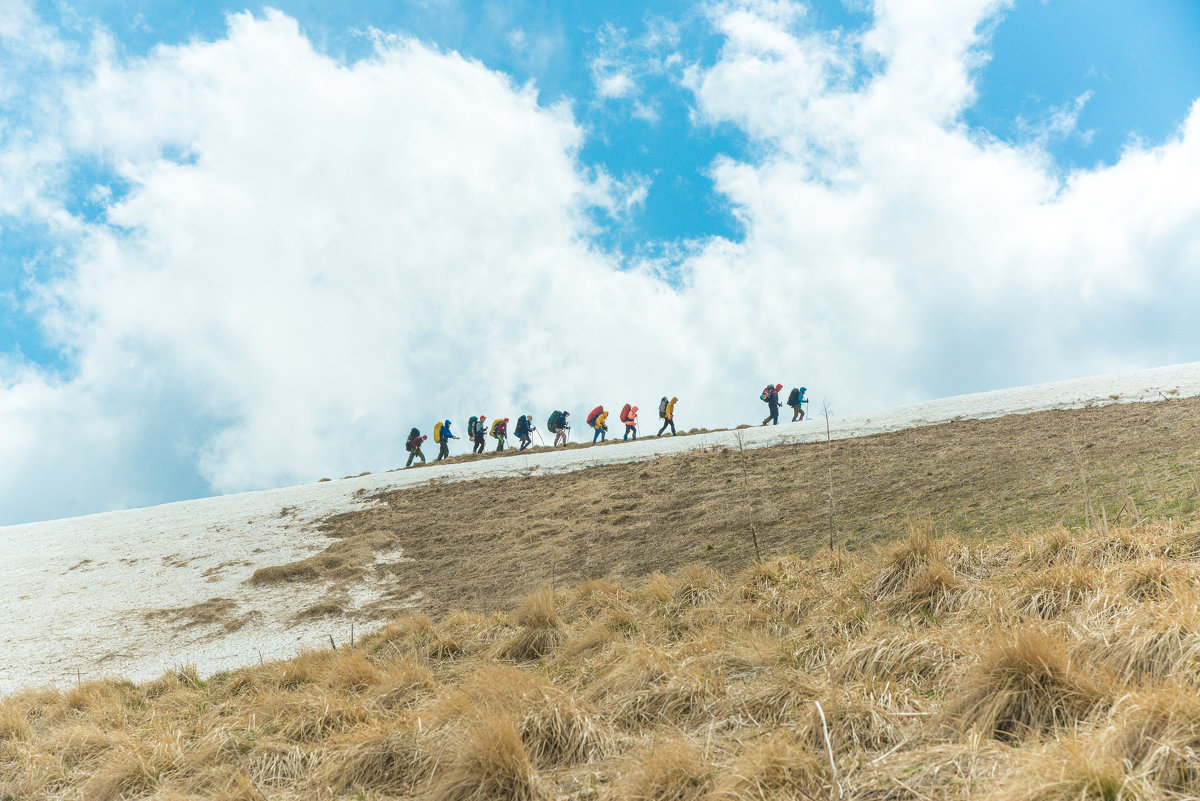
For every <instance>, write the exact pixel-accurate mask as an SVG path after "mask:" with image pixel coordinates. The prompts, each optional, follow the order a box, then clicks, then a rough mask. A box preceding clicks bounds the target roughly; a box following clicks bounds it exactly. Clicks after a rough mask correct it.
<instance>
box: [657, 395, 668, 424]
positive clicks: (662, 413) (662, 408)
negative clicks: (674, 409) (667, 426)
mask: <svg viewBox="0 0 1200 801" xmlns="http://www.w3.org/2000/svg"><path fill="white" fill-rule="evenodd" d="M658 416H659V418H661V419H663V420H665V419H667V396H666V395H663V399H662V400H660V401H659V402H658Z"/></svg>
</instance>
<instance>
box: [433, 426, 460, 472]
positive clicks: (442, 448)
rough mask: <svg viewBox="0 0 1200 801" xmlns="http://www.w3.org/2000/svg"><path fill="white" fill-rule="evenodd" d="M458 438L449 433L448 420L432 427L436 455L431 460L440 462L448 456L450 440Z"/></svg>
mask: <svg viewBox="0 0 1200 801" xmlns="http://www.w3.org/2000/svg"><path fill="white" fill-rule="evenodd" d="M452 439H458V437H456V436H454V435H453V434H452V433H450V421H449V420H445V421H443V422H441V423H437V424H436V425H434V427H433V441H434V442H436V443H437V444H438V446H439V447H438V455H437V458H436V459H434V460H433V461H435V462H440V461H442V460H443V459H448V458H449V457H450V440H452Z"/></svg>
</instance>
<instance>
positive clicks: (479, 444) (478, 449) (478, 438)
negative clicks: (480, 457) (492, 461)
mask: <svg viewBox="0 0 1200 801" xmlns="http://www.w3.org/2000/svg"><path fill="white" fill-rule="evenodd" d="M471 453H483V435H482V434H476V435H475V447H474V448H471Z"/></svg>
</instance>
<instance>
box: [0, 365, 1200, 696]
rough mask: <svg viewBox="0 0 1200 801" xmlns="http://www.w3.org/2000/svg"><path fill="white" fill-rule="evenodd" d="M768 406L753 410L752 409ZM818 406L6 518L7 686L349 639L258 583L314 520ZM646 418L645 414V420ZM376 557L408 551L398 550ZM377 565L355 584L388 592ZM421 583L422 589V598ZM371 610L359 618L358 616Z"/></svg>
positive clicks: (155, 670) (996, 396) (1046, 387)
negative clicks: (645, 434) (226, 610)
mask: <svg viewBox="0 0 1200 801" xmlns="http://www.w3.org/2000/svg"><path fill="white" fill-rule="evenodd" d="M1197 395H1200V363H1195V364H1186V365H1178V366H1174V367H1165V368H1159V369H1154V370H1143V371H1139V372H1133V373H1124V374H1119V375H1108V376H1100V377H1095V378H1088V379H1081V380H1075V381H1066V382H1061V383H1054V384H1042V385H1038V386H1032V387H1021V388H1017V389H1008V390H1000V391H996V392H987V393H981V394H976V395H962V396H958V397H953V398H945V399H942V400H937V401H929V402H926V403H917V404H911V405H908V406H901V407H897V408H894V409H887V410H883V411H879V412H876V413H872V414H868V415H860V416H856V417H845V418H837V419H833V420H831V433H832V436H833V437H835V438H843V437H857V436H866V435H870V434H876V433H881V432H886V431H896V430H900V429H904V428H911V427H916V426H923V425H933V424H937V423H945V422H950V421H954V420H963V419H981V418H987V417H997V416H1000V415H1004V414H1012V413H1027V412H1034V411H1043V410H1047V409H1055V408H1080V407H1084V406H1088V405H1100V404H1108V403H1136V402H1143V401H1155V400H1163V399H1165V398H1169V397H1190V396H1197ZM756 411H757V410H756ZM813 416H814V418H818V419H813V420H809V421H805V422H802V423H796V424H782V425H780V426H778V427H771V428H759V427H755V428H750V429H745V430H742V431H740V432H733V431H722V432H713V433H708V434H700V435H695V436H689V437H677V438H672V437H666V438H664V439H654V438H651V439H644V440H641V441H638V442H636V443H634V442H630V443H621V444H618V445H612V446H608V447H602V448H589V449H582V450H572V451H535V452H531V453H528V454H525V455H521V456H512V457H508V458H504V459H489V460H481V461H478V462H468V463H461V464H454V465H434V466H430V467H426V468H422V469H419V470H409V471H397V472H390V473H379V474H371V475H366V476H361V477H358V478H348V479H342V480H338V481H328V482H321V483H317V484H308V485H303V486H297V487H287V488H283V489H276V490H267V491H263V492H251V493H244V494H240V495H229V496H223V497H217V498H207V499H203V500H198V501H186V502H181V503H173V504H166V505H163V506H156V507H152V508H148V509H133V510H128V511H122V512H110V513H106V514H99V515H90V516H88V517H80V518H74V519H68V520H58V521H51V522H45V523H31V524H26V525H20V526H10V527H7V528H0V598H3V599H4V614H3V615H2V616H0V693H7V692H11V691H13V690H15V689H17V688H19V687H23V686H29V685H37V684H47V683H50V684H67V683H70V682H74V681H75V680H76V677H77V676H79V677H82V678H84V679H87V678H96V677H99V676H102V675H122V676H128V677H129V678H132V679H134V680H143V679H147V678H151V677H154V676H156V675H158V674H159V673H161V672H162V671H163V670H165V669H169V668H173V667H177V666H179V665H183V664H195V665H196V666H197V668H198V670H199V671H200V672H201V673H202V674H208V673H212V672H215V671H217V670H222V669H228V668H231V667H235V666H237V665H241V664H246V663H249V662H253V661H256V660H258V659H260V658H261V659H272V658H277V657H286V656H290V655H292V654H294V653H295V652H296V650H297V649H299V648H303V647H317V646H320V645H322V644H325V643H328V641H329V637H330V635H332V636H333V637H335V638H336V639H338V640H339V641H340V640H344V639H347V638H348V636H349V623H343V622H336V623H335V622H330V621H328V620H327V621H316V622H312V621H310V622H305V623H294V622H292V621H291V617H292V615H294V614H295V612H296V611H297V610H299V609H303V608H305V607H306V606H308V605H309V604H311V603H313V602H314V601H316V600H317V599H318V598H319V597H320V596H322V595H323V594H324V588H319V587H318V588H311V587H297V586H294V585H276V586H271V587H252V586H250V585H249V584H248V583H247V581H246V580H247V579H248V578H249V577H250V575H251V574H252V573H253V572H254V570H256V569H257V568H259V567H263V566H266V565H278V564H283V563H286V562H290V561H294V560H296V559H298V558H302V557H304V556H307V555H309V554H311V553H313V552H315V551H319V550H321V549H323V548H324V547H325V546H326V545H327V544H328V541H327V540H326V539H325V538H324V537H323V536H322V535H321V534H320V533H319V532H317V531H315V530H314V525H313V524H314V523H315V522H316V521H319V520H321V519H323V518H325V517H327V516H329V515H331V514H335V513H338V512H342V511H346V510H349V509H352V508H355V507H356V506H358V505H361V504H362V503H364V500H363V498H364V497H370V496H371V495H373V494H374V493H375V492H377V491H380V490H390V489H396V488H400V487H406V486H412V485H415V484H420V483H425V482H428V481H431V480H435V479H437V480H448V481H466V480H471V479H475V478H481V477H489V476H513V475H533V474H538V473H551V472H565V471H570V470H578V469H582V468H586V467H590V466H593V465H600V464H613V463H621V462H633V461H642V460H649V459H654V458H656V457H658V456H662V455H666V454H671V453H679V452H683V451H689V450H700V449H705V448H712V447H722V446H734V447H736V439H735V437H736V436H738V435H739V434H740V435H741V437H742V440H743V442H744V444H745V446H746V447H750V448H755V447H765V446H769V445H777V444H787V443H797V442H809V441H814V440H821V439H824V438H825V421H824V420H823V419H819V414H818V411H817V410H816V409H814V410H813ZM647 422H650V421H649V420H648V421H647ZM378 559H379V561H380V562H385V563H386V562H401V561H403V560H404V556H403V554H401V553H393V554H382V555H380V556H379V557H378ZM377 592H378V587H377V586H375V585H374V584H373V583H372V581H370V580H368V581H366V582H364V583H363V585H362V586H360V587H358V588H356V589H355V590H354V592H353V593H352V600H353V601H354V602H356V603H358V604H363V603H366V602H368V601H370V600H373V599H374V598H375V597H377ZM210 598H223V599H229V602H231V603H232V604H235V605H236V612H235V616H237V617H239V618H240V619H242V620H243V621H244V625H242V626H241V628H238V629H237V630H236V631H225V630H224V629H223V628H221V627H219V626H212V625H195V626H190V627H185V626H182V625H181V623H180V622H179V621H178V620H177V621H175V622H174V623H172V622H171V621H170V620H164V619H162V618H148V617H147V613H149V612H153V611H155V610H162V609H165V608H184V607H190V606H193V605H195V604H201V603H203V602H205V601H207V600H208V599H210ZM416 601H419V599H414V602H416ZM366 622H367V621H360V625H362V624H364V623H366Z"/></svg>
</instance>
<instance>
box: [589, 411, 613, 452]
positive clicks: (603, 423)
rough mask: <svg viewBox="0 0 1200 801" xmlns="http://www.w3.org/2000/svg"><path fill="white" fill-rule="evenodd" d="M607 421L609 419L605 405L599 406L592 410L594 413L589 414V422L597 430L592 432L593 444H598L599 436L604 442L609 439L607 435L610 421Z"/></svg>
mask: <svg viewBox="0 0 1200 801" xmlns="http://www.w3.org/2000/svg"><path fill="white" fill-rule="evenodd" d="M607 421H608V412H606V411H604V407H603V406H597V407H596V408H595V409H593V410H592V413H591V414H590V415H588V422H589V423H590V424H591V426H592V428H594V429H595V430H596V433H595V434H592V444H593V445H595V444H596V439H597V438H599V440H600V441H601V442H604V441H605V439H607V437H608V422H607Z"/></svg>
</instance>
